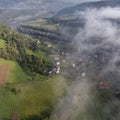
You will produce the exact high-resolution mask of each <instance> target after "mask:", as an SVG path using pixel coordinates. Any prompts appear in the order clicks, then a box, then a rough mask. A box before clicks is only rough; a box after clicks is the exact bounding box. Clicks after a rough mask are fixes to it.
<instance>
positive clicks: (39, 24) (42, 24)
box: [24, 19, 57, 31]
mask: <svg viewBox="0 0 120 120" xmlns="http://www.w3.org/2000/svg"><path fill="white" fill-rule="evenodd" d="M24 25H29V26H34V27H41V28H44V29H48V30H52V31H55V30H57V25H55V24H49V23H48V22H47V21H46V20H44V19H38V20H36V21H31V22H27V23H25V24H24Z"/></svg>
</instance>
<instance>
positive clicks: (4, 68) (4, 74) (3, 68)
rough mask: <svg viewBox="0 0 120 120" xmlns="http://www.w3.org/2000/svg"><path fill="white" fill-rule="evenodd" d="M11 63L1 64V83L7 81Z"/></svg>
mask: <svg viewBox="0 0 120 120" xmlns="http://www.w3.org/2000/svg"><path fill="white" fill-rule="evenodd" d="M8 69H9V65H7V64H0V85H3V84H5V83H6V80H7V74H8Z"/></svg>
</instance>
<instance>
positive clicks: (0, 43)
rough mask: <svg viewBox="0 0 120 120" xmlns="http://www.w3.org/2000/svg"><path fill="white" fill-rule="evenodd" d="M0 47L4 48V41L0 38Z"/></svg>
mask: <svg viewBox="0 0 120 120" xmlns="http://www.w3.org/2000/svg"><path fill="white" fill-rule="evenodd" d="M0 48H5V41H4V40H3V39H0Z"/></svg>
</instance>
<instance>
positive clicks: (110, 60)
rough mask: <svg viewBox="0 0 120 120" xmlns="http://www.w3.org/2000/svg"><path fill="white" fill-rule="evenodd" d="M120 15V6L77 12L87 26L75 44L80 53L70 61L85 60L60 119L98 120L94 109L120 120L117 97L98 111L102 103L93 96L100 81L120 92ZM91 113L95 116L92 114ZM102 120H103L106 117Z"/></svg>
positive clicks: (59, 109) (61, 108)
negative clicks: (98, 103)
mask: <svg viewBox="0 0 120 120" xmlns="http://www.w3.org/2000/svg"><path fill="white" fill-rule="evenodd" d="M119 13H120V8H118V7H116V8H110V7H107V8H101V9H89V10H85V11H84V12H78V11H77V13H76V14H77V15H79V18H81V17H82V18H84V20H85V25H84V27H83V28H80V29H79V32H78V33H77V35H76V36H75V37H74V39H73V41H72V44H74V48H75V49H76V52H75V53H74V54H73V55H71V56H70V58H69V60H71V59H72V60H73V62H75V64H77V63H76V58H79V60H80V59H81V60H80V61H78V63H79V62H81V61H82V65H80V63H79V65H77V70H78V71H77V72H78V74H76V76H75V78H74V79H73V81H72V83H71V85H70V86H69V87H68V89H67V93H66V96H65V97H63V98H62V99H61V100H60V102H59V104H58V106H57V107H56V109H55V112H54V114H55V116H56V120H80V119H81V120H96V118H94V117H91V116H92V115H91V114H95V113H91V111H92V110H93V109H94V111H96V109H99V110H101V112H104V114H106V116H107V117H106V118H105V119H109V120H119V116H120V110H119V109H116V112H114V111H113V109H115V108H116V106H118V107H119V104H120V102H119V100H117V99H116V98H115V97H114V98H113V100H110V102H109V103H106V104H104V108H99V107H98V108H97V102H98V101H94V97H95V96H96V94H95V93H94V92H93V94H92V90H93V89H94V87H95V85H96V84H97V83H99V82H100V81H107V82H108V83H109V84H110V86H111V87H112V88H113V89H120V86H119V82H120V80H119V78H120V25H119V23H118V21H119V18H120V14H119ZM74 66H75V65H74ZM81 71H82V72H83V73H85V74H84V76H82V75H83V74H79V73H80V72H81ZM67 72H69V69H68V70H67ZM74 72H75V71H73V73H74ZM95 103H96V104H95ZM112 103H114V104H112ZM91 104H93V105H91ZM98 106H99V105H98ZM89 109H91V111H89ZM88 111H89V113H91V114H89V115H88ZM113 113H114V115H113ZM96 114H99V113H96ZM93 116H94V115H93ZM98 119H99V120H101V119H102V117H101V118H98Z"/></svg>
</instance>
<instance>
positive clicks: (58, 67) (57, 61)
mask: <svg viewBox="0 0 120 120" xmlns="http://www.w3.org/2000/svg"><path fill="white" fill-rule="evenodd" d="M54 62H55V63H54V67H53V68H51V70H50V71H49V75H50V76H52V75H54V74H59V73H60V70H61V62H60V58H59V57H55V58H54Z"/></svg>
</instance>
